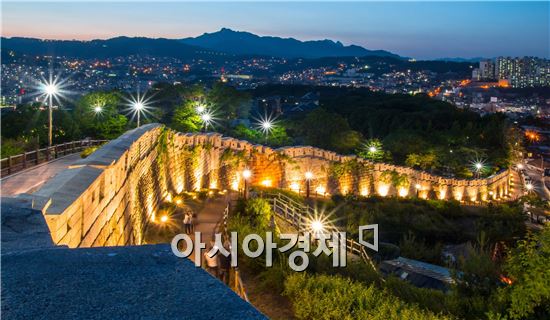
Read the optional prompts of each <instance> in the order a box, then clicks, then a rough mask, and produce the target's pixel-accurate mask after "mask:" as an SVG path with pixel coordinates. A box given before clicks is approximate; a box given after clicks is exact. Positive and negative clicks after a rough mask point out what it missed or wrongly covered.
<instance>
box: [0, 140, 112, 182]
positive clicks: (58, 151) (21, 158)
mask: <svg viewBox="0 0 550 320" xmlns="http://www.w3.org/2000/svg"><path fill="white" fill-rule="evenodd" d="M105 142H107V140H80V141H72V142H67V143H62V144H58V145H55V146H51V147H46V148H42V149H36V150H34V151H29V152H25V153H21V154H18V155H15V156H9V157H7V158H4V159H2V160H0V168H1V173H0V176H1V177H7V176H9V175H11V174H14V173H16V172H18V171H21V170H24V169H27V168H31V167H34V166H36V165H39V164H41V163H44V162H48V161H50V160H53V159H57V158H59V157H62V156H65V155H68V154H72V153H77V152H81V151H82V150H84V149H85V148H87V147H93V146H98V145H101V144H103V143H105Z"/></svg>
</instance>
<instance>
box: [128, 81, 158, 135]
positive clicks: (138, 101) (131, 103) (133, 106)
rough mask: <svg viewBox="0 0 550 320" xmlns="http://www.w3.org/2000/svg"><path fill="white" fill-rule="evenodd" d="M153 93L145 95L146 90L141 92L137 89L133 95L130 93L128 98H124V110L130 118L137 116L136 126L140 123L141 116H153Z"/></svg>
mask: <svg viewBox="0 0 550 320" xmlns="http://www.w3.org/2000/svg"><path fill="white" fill-rule="evenodd" d="M152 98H153V95H149V96H148V95H147V92H145V93H143V94H141V93H140V92H139V90H138V91H137V93H136V94H135V95H131V96H130V97H129V98H124V100H125V102H126V106H127V108H126V109H124V111H126V112H127V114H129V115H131V120H132V121H133V120H134V118H137V126H138V127H139V126H140V124H141V117H142V116H144V117H145V118H147V116H153V113H152V112H151V111H152V106H151V105H152V103H153V102H152V101H151V99H152Z"/></svg>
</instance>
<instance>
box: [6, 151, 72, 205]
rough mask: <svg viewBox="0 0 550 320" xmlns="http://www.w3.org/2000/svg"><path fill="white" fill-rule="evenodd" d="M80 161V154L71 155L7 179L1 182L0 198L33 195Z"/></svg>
mask: <svg viewBox="0 0 550 320" xmlns="http://www.w3.org/2000/svg"><path fill="white" fill-rule="evenodd" d="M80 159H81V157H80V154H78V153H77V154H71V155H68V156H65V157H62V158H59V159H56V160H53V161H50V162H47V163H44V164H41V165H38V166H36V167H32V168H29V169H27V170H24V171H20V172H17V173H15V174H13V175H11V176H8V177H5V178H3V179H2V180H0V184H1V188H0V190H1V191H0V196H2V197H13V196H16V195H18V194H21V193H33V192H35V191H36V190H38V189H40V187H41V186H42V185H43V184H44V183H46V182H47V181H48V180H49V179H51V178H53V177H54V176H55V175H56V174H58V173H60V172H61V171H63V170H65V169H67V168H68V167H69V166H70V165H72V164H74V163H75V162H76V161H78V160H80Z"/></svg>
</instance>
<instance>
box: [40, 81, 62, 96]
mask: <svg viewBox="0 0 550 320" xmlns="http://www.w3.org/2000/svg"><path fill="white" fill-rule="evenodd" d="M58 92H59V88H58V87H57V85H56V84H55V83H52V82H50V83H47V84H45V85H44V93H45V94H46V95H47V96H48V97H49V96H55V95H57V93H58Z"/></svg>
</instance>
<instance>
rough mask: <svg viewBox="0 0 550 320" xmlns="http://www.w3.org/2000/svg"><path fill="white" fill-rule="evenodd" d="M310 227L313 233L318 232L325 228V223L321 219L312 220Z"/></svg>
mask: <svg viewBox="0 0 550 320" xmlns="http://www.w3.org/2000/svg"><path fill="white" fill-rule="evenodd" d="M310 229H311V231H313V233H314V234H320V233H322V232H323V231H324V230H325V224H324V223H323V221H321V220H313V221H311V224H310Z"/></svg>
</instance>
